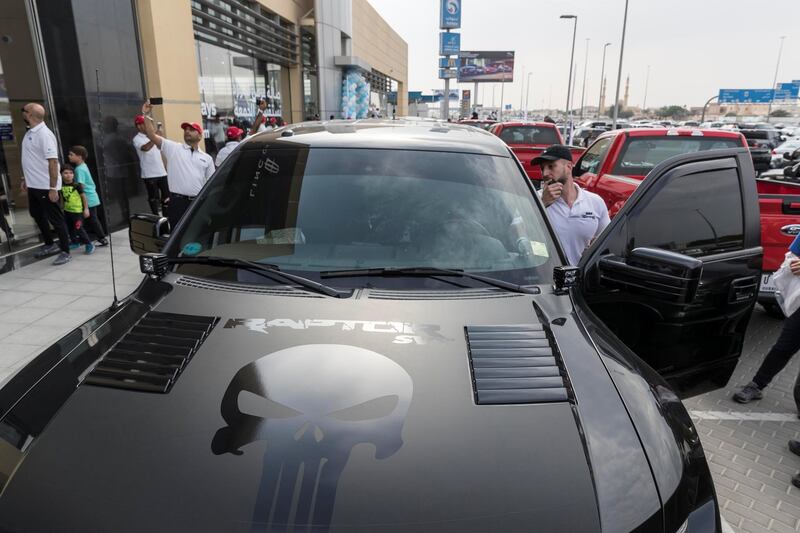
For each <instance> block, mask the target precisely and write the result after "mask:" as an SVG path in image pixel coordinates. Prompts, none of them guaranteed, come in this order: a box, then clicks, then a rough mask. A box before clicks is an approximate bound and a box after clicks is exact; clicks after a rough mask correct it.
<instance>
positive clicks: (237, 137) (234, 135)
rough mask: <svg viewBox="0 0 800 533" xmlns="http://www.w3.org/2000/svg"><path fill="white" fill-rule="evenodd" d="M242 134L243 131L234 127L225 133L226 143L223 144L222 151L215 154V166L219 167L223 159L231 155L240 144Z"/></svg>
mask: <svg viewBox="0 0 800 533" xmlns="http://www.w3.org/2000/svg"><path fill="white" fill-rule="evenodd" d="M243 134H244V130H241V129H239V128H237V127H236V126H231V127H230V128H228V129H227V130H226V131H225V135H226V137H228V142H226V143H225V146H223V147H222V150H220V151H219V152H217V159H216V160H215V161H214V162H215V163H216V164H217V166H220V165H221V164H222V162H223V161H225V158H227V157H228V156H229V155H231V152H233V150H234V149H235V148H236V147H237V146H239V143H240V142H242V135H243Z"/></svg>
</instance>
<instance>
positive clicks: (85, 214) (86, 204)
mask: <svg viewBox="0 0 800 533" xmlns="http://www.w3.org/2000/svg"><path fill="white" fill-rule="evenodd" d="M81 201H82V202H83V218H89V214H90V213H89V200H87V199H86V193H84V192H83V190H81Z"/></svg>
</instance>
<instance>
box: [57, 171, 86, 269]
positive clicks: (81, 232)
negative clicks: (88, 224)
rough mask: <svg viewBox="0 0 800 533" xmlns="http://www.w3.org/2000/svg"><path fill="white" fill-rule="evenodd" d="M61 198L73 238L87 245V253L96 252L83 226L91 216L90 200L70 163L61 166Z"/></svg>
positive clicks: (70, 234) (68, 227)
mask: <svg viewBox="0 0 800 533" xmlns="http://www.w3.org/2000/svg"><path fill="white" fill-rule="evenodd" d="M61 198H62V199H63V201H64V218H65V219H66V221H67V229H68V230H69V236H70V238H71V239H73V240H74V239H75V238H76V237H77V238H78V240H79V241H80V242H81V243H83V244H85V245H86V254H87V255H88V254H91V253H94V244H92V241H91V240H90V239H89V235H88V234H87V233H86V229H85V228H84V227H83V219H85V218H89V201H88V200H87V199H86V193H85V192H84V189H83V185H81V184H80V183H78V182H77V181H75V170H74V169H73V168H72V166H70V165H64V166H63V167H62V168H61Z"/></svg>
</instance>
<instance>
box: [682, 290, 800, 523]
mask: <svg viewBox="0 0 800 533" xmlns="http://www.w3.org/2000/svg"><path fill="white" fill-rule="evenodd" d="M781 325H782V322H781V321H780V320H776V319H774V318H770V317H769V316H767V315H766V314H765V313H764V311H763V310H762V309H761V307H759V306H757V307H756V309H755V311H754V312H753V318H752V320H751V321H750V326H749V329H748V332H747V337H746V340H745V350H744V353H743V355H742V358H741V360H740V362H739V365H738V367H737V368H736V372H735V373H734V375H733V378H732V379H731V381H730V382H729V383H728V386H727V387H726V388H725V389H721V390H718V391H714V392H711V393H708V394H704V395H702V396H698V397H696V398H692V399H689V400H687V401H685V402H684V403H685V405H686V408H687V409H688V410H689V412H690V414H691V415H692V418H693V419H694V421H695V424H696V426H697V430H698V432H699V433H700V438H701V440H702V442H703V448H704V449H705V452H706V456H707V457H708V460H709V465H710V467H711V471H712V474H713V476H714V482H715V485H716V488H717V496H718V498H719V505H720V510H721V514H722V516H723V517H724V518H725V519H726V520H727V522H728V523H729V524H730V525H731V526H732V528H733V529H734V530H735V531H747V532H761V531H797V530H798V528H799V527H800V520H799V519H800V489H797V488H795V487H794V486H792V484H791V477H792V476H793V475H794V474H795V473H797V472H798V471H800V457H797V456H795V455H793V454H792V453H791V452H789V450H788V449H787V447H786V443H787V441H788V440H789V439H797V438H800V419H798V417H797V410H796V408H795V405H794V399H793V396H792V388H793V386H794V379H795V377H796V376H797V374H798V370H800V358H797V357H795V359H794V360H793V361H792V362H791V363H790V364H789V365H788V366H787V367H786V368H785V369H784V370H783V372H781V373H780V374H779V375H778V376H777V378H776V379H775V381H773V382H772V384H771V385H770V386H769V387H768V388H767V389H766V390H765V394H764V399H763V400H761V401H759V402H754V403H751V404H747V405H741V404H738V403H736V402H734V401H733V400H731V394H732V392H733V391H734V390H735V388H736V387H737V386H738V385H740V384H744V383H746V382H747V381H749V380H750V378H751V377H752V376H753V374H754V373H755V371H756V369H757V368H758V365H759V364H760V362H761V360H762V359H763V357H764V354H765V353H766V352H767V350H769V348H770V346H772V343H773V342H774V341H775V339H777V336H778V334H779V333H780V330H781Z"/></svg>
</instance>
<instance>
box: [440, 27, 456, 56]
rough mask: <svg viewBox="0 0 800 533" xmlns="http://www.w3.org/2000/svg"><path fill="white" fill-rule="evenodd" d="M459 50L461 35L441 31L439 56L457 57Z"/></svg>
mask: <svg viewBox="0 0 800 533" xmlns="http://www.w3.org/2000/svg"><path fill="white" fill-rule="evenodd" d="M459 50H461V34H460V33H449V32H446V31H443V32H441V33H439V55H440V56H457V55H458V52H459Z"/></svg>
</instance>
